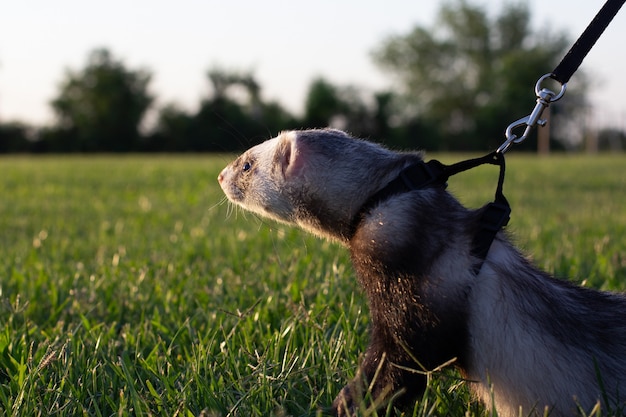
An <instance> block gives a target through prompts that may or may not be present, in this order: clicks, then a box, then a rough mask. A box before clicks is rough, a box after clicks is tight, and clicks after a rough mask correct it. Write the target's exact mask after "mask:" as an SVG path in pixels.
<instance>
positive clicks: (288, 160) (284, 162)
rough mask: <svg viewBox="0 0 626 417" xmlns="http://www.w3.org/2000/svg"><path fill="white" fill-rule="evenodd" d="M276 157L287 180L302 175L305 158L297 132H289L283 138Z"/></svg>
mask: <svg viewBox="0 0 626 417" xmlns="http://www.w3.org/2000/svg"><path fill="white" fill-rule="evenodd" d="M276 157H277V159H278V163H279V164H280V165H281V168H282V172H283V176H284V177H285V178H290V177H294V176H298V175H299V174H300V172H301V171H302V167H303V158H302V152H301V149H299V146H298V139H297V136H296V133H295V132H289V133H288V134H285V135H283V136H282V138H281V141H280V142H279V144H278V147H277V152H276Z"/></svg>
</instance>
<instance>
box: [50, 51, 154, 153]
mask: <svg viewBox="0 0 626 417" xmlns="http://www.w3.org/2000/svg"><path fill="white" fill-rule="evenodd" d="M150 79H151V74H150V73H149V72H147V71H145V70H128V69H126V68H125V66H124V64H123V63H122V62H121V61H119V60H116V59H115V58H114V57H113V56H112V55H111V53H110V52H109V51H108V50H107V49H96V50H94V51H93V52H91V53H90V54H89V57H88V59H87V65H86V67H85V68H84V69H83V70H81V71H71V70H68V71H67V73H66V75H65V79H64V80H63V82H62V83H61V87H60V92H59V95H58V97H57V98H55V99H54V100H53V101H52V103H51V105H52V108H53V110H54V112H55V114H56V116H57V119H58V125H57V126H56V130H57V132H55V134H54V135H53V136H54V137H56V138H57V139H56V140H57V141H59V142H61V143H57V144H56V148H57V149H58V150H70V149H71V150H80V151H114V152H121V151H129V150H133V149H135V148H136V146H137V144H138V143H139V139H140V132H139V126H140V123H141V121H142V119H143V117H144V115H145V113H146V111H147V110H148V108H149V107H150V105H151V104H152V101H153V97H152V96H151V94H150V93H149V92H148V84H149V82H150ZM59 148H61V149H59ZM63 148H66V149H63Z"/></svg>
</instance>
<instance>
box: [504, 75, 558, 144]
mask: <svg viewBox="0 0 626 417" xmlns="http://www.w3.org/2000/svg"><path fill="white" fill-rule="evenodd" d="M551 76H552V74H546V75H544V76H542V77H541V78H539V80H538V81H537V84H536V85H535V94H536V96H537V104H536V105H535V108H534V109H533V111H532V112H531V113H530V114H529V115H528V116H525V117H522V118H521V119H519V120H516V121H514V122H513V123H511V124H510V125H509V126H508V127H507V128H506V131H505V136H506V140H505V141H504V143H503V144H502V145H500V147H499V148H498V149H497V150H496V152H498V153H504V152H506V151H507V150H508V149H509V148H510V147H511V145H512V144H514V143H522V142H523V141H524V140H526V138H527V137H528V135H530V132H531V131H532V129H533V128H534V127H535V126H537V125H539V126H545V125H546V123H547V120H545V119H542V118H541V115H542V114H543V111H544V110H545V109H546V108H547V107H549V106H550V103H552V102H554V101H557V100H559V99H560V98H561V97H563V94H565V88H566V86H567V83H566V84H562V85H561V91H559V93H558V94H556V93H555V92H554V91H552V90H549V89H547V88H541V83H542V82H543V81H544V80H545V79H546V78H550V77H551ZM519 127H524V133H522V136H517V135H516V134H515V133H513V130H514V129H517V128H519Z"/></svg>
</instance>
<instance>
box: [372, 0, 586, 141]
mask: <svg viewBox="0 0 626 417" xmlns="http://www.w3.org/2000/svg"><path fill="white" fill-rule="evenodd" d="M568 44H569V42H568V41H567V40H566V38H565V36H563V35H560V34H551V33H547V32H539V33H532V32H531V29H530V13H529V10H528V8H527V6H526V5H524V4H521V3H515V4H509V5H506V6H504V8H503V9H502V11H501V13H500V14H499V15H498V16H496V17H494V18H490V16H489V15H488V14H487V12H486V11H485V10H484V9H483V8H481V7H479V6H473V5H470V4H468V3H466V2H465V1H463V0H458V1H453V2H449V3H446V4H444V5H443V6H442V7H441V9H440V11H439V15H438V19H437V22H436V23H435V24H434V26H433V27H432V28H426V27H421V26H417V27H415V28H414V29H413V30H412V31H411V32H410V33H408V34H406V35H400V36H393V37H391V38H388V39H387V40H385V41H384V42H383V43H382V45H381V46H380V47H379V48H378V49H376V50H375V51H374V53H373V56H374V59H375V61H376V62H377V63H378V64H379V65H380V67H381V68H383V69H384V70H386V71H389V72H391V73H393V74H394V75H396V76H397V77H398V78H399V80H400V84H401V86H400V87H401V89H402V92H403V96H404V100H405V106H404V108H405V109H406V110H405V111H406V112H407V113H409V114H408V115H407V114H405V115H404V117H407V116H410V117H419V118H420V119H421V120H424V121H425V122H426V123H427V124H432V125H433V126H436V129H435V134H436V135H437V143H438V146H437V147H438V148H439V149H444V150H445V149H452V150H454V149H483V148H486V147H493V146H497V145H499V144H500V143H501V142H502V140H503V139H504V138H503V135H502V132H503V131H504V129H505V128H506V126H507V125H508V123H510V122H513V121H514V120H516V119H518V118H520V117H522V116H524V115H527V114H528V113H530V111H531V110H532V107H533V106H534V91H533V87H534V85H535V83H536V81H537V79H538V78H539V77H540V76H541V75H543V74H546V73H548V72H550V71H551V70H552V69H553V68H554V66H555V65H556V63H557V62H558V60H559V59H560V57H562V56H563V53H564V51H565V48H566V46H567V45H568ZM578 93H579V94H583V95H584V89H580V90H579V92H578ZM572 94H573V93H571V92H568V96H570V97H571V95H572ZM555 105H556V104H555ZM572 110H575V109H572ZM556 113H558V112H556ZM553 115H554V113H553Z"/></svg>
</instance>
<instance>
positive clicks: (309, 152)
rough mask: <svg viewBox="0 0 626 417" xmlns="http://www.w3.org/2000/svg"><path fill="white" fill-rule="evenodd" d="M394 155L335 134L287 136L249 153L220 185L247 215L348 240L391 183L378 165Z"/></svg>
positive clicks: (222, 175) (225, 172)
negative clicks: (372, 200)
mask: <svg viewBox="0 0 626 417" xmlns="http://www.w3.org/2000/svg"><path fill="white" fill-rule="evenodd" d="M394 155H395V154H394V153H393V152H390V151H388V150H386V149H384V148H382V147H380V146H378V145H375V144H373V143H370V142H365V141H362V140H358V139H355V138H352V137H350V136H348V135H347V134H345V133H343V132H340V131H337V130H308V131H290V132H283V133H281V134H280V135H278V137H276V138H274V139H270V140H268V141H266V142H264V143H262V144H260V145H257V146H255V147H253V148H251V149H249V150H248V151H246V152H245V153H244V154H243V155H241V156H240V157H239V158H237V159H236V160H235V161H233V162H232V163H231V164H229V165H228V166H227V167H226V168H224V170H222V172H221V173H220V174H219V176H218V181H219V183H220V185H221V187H222V189H223V190H224V193H225V194H226V196H227V197H228V199H229V200H230V201H232V202H234V203H236V204H238V205H240V206H241V207H243V208H245V209H246V210H249V211H252V212H254V213H258V214H260V215H262V216H265V217H269V218H272V219H275V220H278V221H282V222H285V223H290V224H295V225H298V226H300V227H302V228H303V229H305V230H307V231H310V232H312V233H314V234H316V235H319V236H324V237H330V238H333V239H339V240H346V238H347V234H348V230H349V228H350V225H351V222H352V220H353V217H354V216H355V215H356V213H357V212H358V210H359V209H360V207H361V206H362V205H363V203H364V202H365V201H366V200H367V198H369V196H370V195H372V194H373V193H374V192H375V191H377V190H378V189H379V188H381V184H385V183H386V182H387V181H388V180H389V178H388V176H387V175H386V174H385V172H381V166H380V165H382V162H385V163H387V164H388V163H389V161H390V160H393V159H394Z"/></svg>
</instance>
